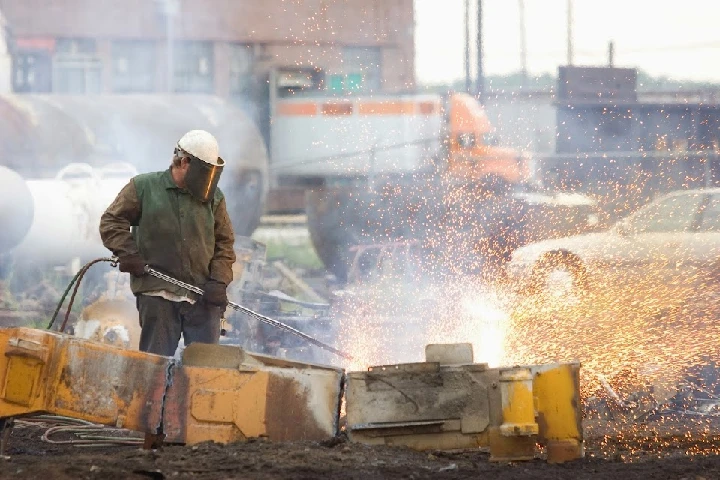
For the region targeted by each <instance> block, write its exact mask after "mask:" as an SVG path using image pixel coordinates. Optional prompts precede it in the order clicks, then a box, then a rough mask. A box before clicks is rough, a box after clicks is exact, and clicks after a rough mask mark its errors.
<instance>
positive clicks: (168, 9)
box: [156, 0, 180, 93]
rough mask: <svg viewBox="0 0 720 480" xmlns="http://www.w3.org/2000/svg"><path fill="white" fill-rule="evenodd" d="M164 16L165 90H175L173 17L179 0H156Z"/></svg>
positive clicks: (178, 8)
mask: <svg viewBox="0 0 720 480" xmlns="http://www.w3.org/2000/svg"><path fill="white" fill-rule="evenodd" d="M156 1H157V2H158V3H159V7H160V10H162V13H163V15H164V16H165V54H166V61H167V72H166V75H167V80H166V85H167V91H168V93H173V91H174V90H175V29H174V26H175V17H177V15H178V13H179V11H180V2H179V0H156Z"/></svg>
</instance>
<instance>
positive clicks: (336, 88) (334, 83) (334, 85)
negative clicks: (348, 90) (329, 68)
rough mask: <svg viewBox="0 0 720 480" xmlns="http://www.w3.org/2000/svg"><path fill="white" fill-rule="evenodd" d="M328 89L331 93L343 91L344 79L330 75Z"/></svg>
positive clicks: (340, 76)
mask: <svg viewBox="0 0 720 480" xmlns="http://www.w3.org/2000/svg"><path fill="white" fill-rule="evenodd" d="M328 88H329V89H330V90H331V91H333V92H342V91H343V90H345V77H344V76H342V75H330V81H329V82H328Z"/></svg>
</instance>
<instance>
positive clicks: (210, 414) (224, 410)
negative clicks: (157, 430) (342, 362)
mask: <svg viewBox="0 0 720 480" xmlns="http://www.w3.org/2000/svg"><path fill="white" fill-rule="evenodd" d="M342 375H343V371H342V370H341V369H338V368H333V367H325V366H320V365H313V364H308V363H300V362H292V361H288V360H284V359H280V358H276V357H270V356H265V355H258V354H255V353H250V352H246V351H244V350H243V349H241V348H239V347H235V346H231V345H208V344H200V343H194V344H192V345H190V346H188V347H187V348H186V349H185V350H184V352H183V366H182V368H181V369H178V371H177V372H176V374H175V378H174V379H173V384H172V385H171V387H170V389H169V392H168V402H167V404H166V415H165V423H164V431H165V433H166V435H167V438H166V440H167V441H168V442H173V443H187V444H191V443H198V442H203V441H207V440H213V441H215V442H222V443H225V442H233V441H242V440H245V439H247V438H250V437H268V438H271V439H273V440H323V439H326V438H329V437H333V436H335V435H336V434H337V432H338V416H337V412H338V411H339V409H340V398H341V395H342V391H341V382H342Z"/></svg>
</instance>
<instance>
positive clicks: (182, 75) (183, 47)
mask: <svg viewBox="0 0 720 480" xmlns="http://www.w3.org/2000/svg"><path fill="white" fill-rule="evenodd" d="M213 61H214V58H213V45H212V43H211V42H181V43H178V44H177V45H176V47H175V91H176V92H181V93H212V92H213V91H215V85H214V81H213V78H214V77H213Z"/></svg>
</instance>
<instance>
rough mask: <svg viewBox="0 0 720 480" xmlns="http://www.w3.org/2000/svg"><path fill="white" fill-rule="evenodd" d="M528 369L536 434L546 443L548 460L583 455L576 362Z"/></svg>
mask: <svg viewBox="0 0 720 480" xmlns="http://www.w3.org/2000/svg"><path fill="white" fill-rule="evenodd" d="M531 370H532V372H533V375H534V379H533V391H534V395H535V398H536V399H537V409H538V419H537V421H538V424H539V426H540V432H539V436H540V438H541V440H542V442H543V443H545V444H546V445H547V447H548V461H550V462H564V461H566V460H572V459H575V458H581V457H583V456H584V443H583V441H584V440H583V430H582V411H581V402H580V364H579V363H565V364H550V365H538V366H534V367H531Z"/></svg>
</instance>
